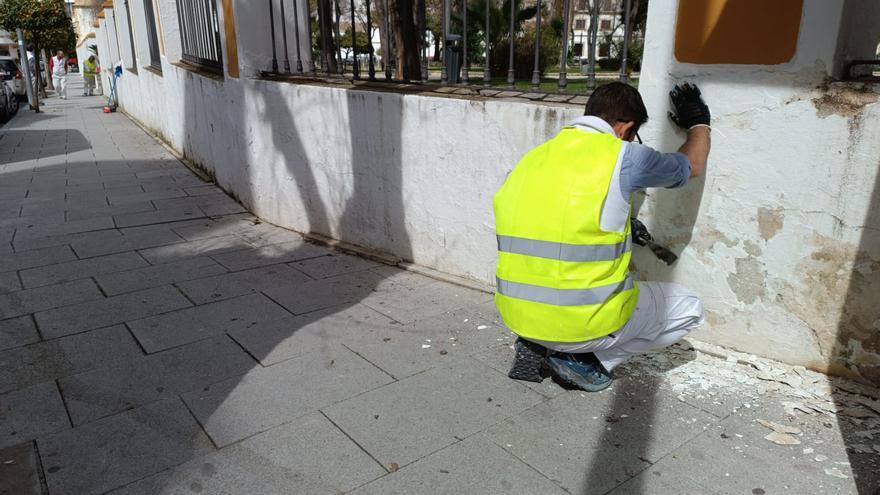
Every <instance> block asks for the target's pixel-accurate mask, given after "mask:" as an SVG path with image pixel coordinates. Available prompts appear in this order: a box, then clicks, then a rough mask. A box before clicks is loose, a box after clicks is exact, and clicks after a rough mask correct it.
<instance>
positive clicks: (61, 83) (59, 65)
mask: <svg viewBox="0 0 880 495" xmlns="http://www.w3.org/2000/svg"><path fill="white" fill-rule="evenodd" d="M52 85H53V86H55V91H57V92H58V97H59V98H61V99H62V100H66V99H67V60H66V59H65V58H64V52H62V51H61V50H58V53H57V54H56V55H55V56H54V57H52Z"/></svg>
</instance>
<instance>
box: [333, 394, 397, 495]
mask: <svg viewBox="0 0 880 495" xmlns="http://www.w3.org/2000/svg"><path fill="white" fill-rule="evenodd" d="M318 413H320V414H321V416H324V418H325V419H326V420H327V421H329V422H330V424H332V425H333V427H334V428H336V429H337V430H339V431H340V432H342V434H343V435H345V436H346V438H348V439H349V440H351V442H352V443H353V444H355V445H357V447H358V448H359V449H361V451H362V452H363V453H364V454H367V455H368V456H369V457H370V459H372V460H373V462H375V463H376V464H378V465H379V467H381V468H382V469H384V470H385V474H383V475H382V476H379V477H378V478H376V479H373V480H370V481H369V482H370V483H371V482H373V481H376V480H378V479H381V478H384V477H385V476H386V475H388V474H390V473H391V470H390V469H389V467H387V466H385V465H384V464H382V463H381V462H379V459H376V457H374V456H373V454H372V453H370V451H368V450H367V449H366V448H364V446H363V445H361V444H360V442H358V441H357V440H355V439H354V438H352V436H351V435H349V434H348V432H347V431H345V430H344V429H342V427H341V426H339V425H338V424H336V422H335V421H333V420H332V419H330V416H327V414H326V413H325V412H324V411H323V409H318ZM364 484H366V483H364ZM361 486H363V485H361ZM356 488H359V487H356Z"/></svg>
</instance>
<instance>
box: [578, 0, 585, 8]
mask: <svg viewBox="0 0 880 495" xmlns="http://www.w3.org/2000/svg"><path fill="white" fill-rule="evenodd" d="M577 10H587V0H578V2H577Z"/></svg>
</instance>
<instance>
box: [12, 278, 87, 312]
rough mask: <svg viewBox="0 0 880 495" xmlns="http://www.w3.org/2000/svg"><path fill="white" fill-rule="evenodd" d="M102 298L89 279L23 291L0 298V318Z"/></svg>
mask: <svg viewBox="0 0 880 495" xmlns="http://www.w3.org/2000/svg"><path fill="white" fill-rule="evenodd" d="M103 297H104V294H101V290H100V289H99V288H98V286H97V285H95V282H94V281H93V280H89V279H83V280H75V281H72V282H64V283H60V284H55V285H47V286H44V287H38V288H35V289H24V290H20V291H17V292H10V293H9V294H4V295H2V296H0V317H2V318H12V317H15V316H21V315H26V314H30V313H36V312H38V311H45V310H49V309H52V308H59V307H62V306H68V305H71V304H76V303H82V302H86V301H94V300H98V299H102V298H103Z"/></svg>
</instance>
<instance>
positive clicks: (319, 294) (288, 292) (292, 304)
mask: <svg viewBox="0 0 880 495" xmlns="http://www.w3.org/2000/svg"><path fill="white" fill-rule="evenodd" d="M381 280H382V276H381V275H379V274H377V273H375V272H371V271H369V270H367V271H363V272H355V273H350V274H346V275H341V276H338V277H333V278H328V279H322V280H313V281H310V282H305V283H301V284H297V285H291V286H287V287H278V288H274V289H267V290H265V291H264V293H265V294H266V295H267V296H269V297H271V298H272V300H274V301H275V302H277V303H278V304H280V305H282V306H284V308H286V309H287V310H288V311H290V312H291V313H293V314H304V313H309V312H312V311H318V310H322V309H327V308H332V307H334V306H339V305H343V304H353V303H357V302H359V301H361V300H363V299H364V298H366V297H367V296H368V295H369V294H370V293H371V292H372V291H373V290H374V289H375V287H376V286H377V285H378V284H379V282H380V281H381Z"/></svg>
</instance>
